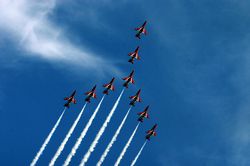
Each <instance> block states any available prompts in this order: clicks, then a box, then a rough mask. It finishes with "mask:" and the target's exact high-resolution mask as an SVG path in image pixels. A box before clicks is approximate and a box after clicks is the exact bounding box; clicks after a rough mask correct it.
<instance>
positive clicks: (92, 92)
mask: <svg viewBox="0 0 250 166" xmlns="http://www.w3.org/2000/svg"><path fill="white" fill-rule="evenodd" d="M95 89H96V85H95V86H94V87H93V88H92V90H91V91H89V92H86V93H85V95H87V97H86V98H85V101H86V102H88V103H90V99H91V98H96V93H95Z"/></svg>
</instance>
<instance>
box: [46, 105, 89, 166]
mask: <svg viewBox="0 0 250 166" xmlns="http://www.w3.org/2000/svg"><path fill="white" fill-rule="evenodd" d="M86 105H87V103H85V104H84V106H83V107H82V110H81V112H80V113H79V115H78V116H77V118H76V120H75V122H74V123H73V125H72V126H71V128H70V130H69V132H68V133H67V135H66V137H65V138H64V140H63V142H62V143H61V145H60V146H59V148H58V149H57V151H56V153H55V155H54V157H53V158H52V160H51V161H50V163H49V166H54V165H55V162H56V160H57V158H58V157H59V156H60V155H61V153H62V151H63V149H64V147H65V145H66V143H67V142H68V140H69V138H70V136H71V134H72V133H73V131H74V130H75V127H76V125H77V123H78V122H79V120H80V118H81V116H82V113H83V111H84V109H85V107H86Z"/></svg>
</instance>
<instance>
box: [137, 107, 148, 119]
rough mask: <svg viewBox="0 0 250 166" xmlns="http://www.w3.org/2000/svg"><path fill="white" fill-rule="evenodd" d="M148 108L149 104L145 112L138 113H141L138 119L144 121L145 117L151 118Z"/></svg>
mask: <svg viewBox="0 0 250 166" xmlns="http://www.w3.org/2000/svg"><path fill="white" fill-rule="evenodd" d="M148 108H149V105H148V106H147V107H146V108H145V109H144V111H143V112H139V113H138V114H137V115H139V118H138V121H140V122H143V120H144V118H149V115H148Z"/></svg>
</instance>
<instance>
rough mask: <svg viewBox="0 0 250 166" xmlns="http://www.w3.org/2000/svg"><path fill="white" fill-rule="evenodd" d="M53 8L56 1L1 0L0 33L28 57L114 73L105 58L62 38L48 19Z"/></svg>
mask: <svg viewBox="0 0 250 166" xmlns="http://www.w3.org/2000/svg"><path fill="white" fill-rule="evenodd" d="M55 6H56V1H55V0H44V1H32V0H0V29H1V32H4V33H6V35H8V36H9V37H10V38H11V39H14V40H16V41H17V43H19V46H20V47H21V48H22V50H24V51H26V54H27V55H30V56H32V55H33V56H36V57H40V58H43V59H45V60H48V61H52V62H60V64H61V63H65V64H73V65H75V66H76V67H77V66H78V67H83V68H86V69H95V70H96V71H100V72H103V70H107V69H108V70H109V71H110V72H115V73H117V72H118V71H117V69H116V68H115V67H114V66H113V65H111V64H110V63H108V62H107V61H106V59H103V58H101V57H99V56H97V55H95V54H93V53H92V52H90V51H89V50H87V49H86V48H84V47H83V46H81V47H80V46H77V45H74V44H72V43H70V41H69V40H68V39H66V38H65V35H64V34H63V29H61V28H60V27H58V26H56V25H55V24H54V23H53V22H51V21H50V20H49V16H50V14H51V13H52V11H53V9H54V8H55Z"/></svg>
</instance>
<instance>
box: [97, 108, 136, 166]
mask: <svg viewBox="0 0 250 166" xmlns="http://www.w3.org/2000/svg"><path fill="white" fill-rule="evenodd" d="M131 108H132V107H130V108H129V109H128V111H127V113H126V115H125V116H124V118H123V120H122V122H121V124H120V126H119V127H118V129H117V130H116V132H115V135H114V136H113V138H112V140H111V141H110V143H109V144H108V146H107V148H106V149H105V151H104V152H103V154H102V156H101V158H100V160H99V162H98V163H97V166H100V165H101V164H102V162H103V161H104V160H105V158H106V156H107V155H108V153H109V151H110V149H111V147H112V146H113V144H114V142H115V141H116V139H117V136H118V135H119V133H120V131H121V129H122V126H123V125H124V123H125V121H126V119H127V117H128V114H129V112H130V110H131Z"/></svg>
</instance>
